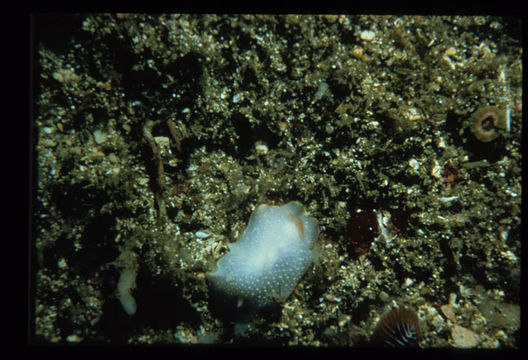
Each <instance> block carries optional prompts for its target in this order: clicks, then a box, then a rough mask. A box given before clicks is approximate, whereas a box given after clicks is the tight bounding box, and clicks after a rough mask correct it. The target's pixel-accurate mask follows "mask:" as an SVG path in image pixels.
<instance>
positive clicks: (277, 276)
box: [208, 202, 319, 312]
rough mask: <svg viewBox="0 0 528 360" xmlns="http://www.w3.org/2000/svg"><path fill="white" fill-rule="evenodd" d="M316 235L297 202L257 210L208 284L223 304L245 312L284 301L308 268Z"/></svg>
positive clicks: (315, 230) (313, 223)
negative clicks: (277, 301) (277, 300)
mask: <svg viewBox="0 0 528 360" xmlns="http://www.w3.org/2000/svg"><path fill="white" fill-rule="evenodd" d="M318 235H319V227H318V225H317V221H316V220H315V219H314V218H312V217H309V216H306V215H305V210H304V207H303V205H302V204H300V203H299V202H290V203H288V204H285V205H283V206H280V207H277V206H268V205H260V206H259V207H258V208H257V209H256V210H255V212H254V213H253V214H252V215H251V217H250V219H249V222H248V225H247V228H246V230H245V231H244V233H243V234H242V236H241V237H240V238H239V239H238V241H237V242H235V243H232V244H230V245H229V252H228V253H227V254H226V255H224V257H222V258H221V259H220V260H219V261H218V263H217V269H216V271H214V272H212V273H210V274H208V280H209V281H210V283H211V285H212V286H213V289H214V290H215V291H216V292H215V294H216V296H219V297H221V298H222V299H223V300H224V302H226V303H230V304H232V305H233V306H236V307H237V308H241V307H242V306H244V309H246V310H249V311H251V312H252V311H254V310H258V309H260V308H263V307H266V306H268V305H271V304H272V303H273V301H274V299H286V298H287V297H288V296H289V295H290V294H291V293H292V292H293V290H294V289H295V287H296V286H297V283H298V282H299V280H300V279H301V277H302V276H303V275H304V273H305V272H306V270H307V269H308V267H309V266H310V264H311V263H312V261H313V252H312V249H311V248H312V244H313V243H314V242H315V241H316V240H317V238H318ZM241 310H242V309H241Z"/></svg>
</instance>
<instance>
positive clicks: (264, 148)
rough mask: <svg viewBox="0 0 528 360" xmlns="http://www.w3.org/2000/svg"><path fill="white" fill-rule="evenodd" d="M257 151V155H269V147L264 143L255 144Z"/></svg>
mask: <svg viewBox="0 0 528 360" xmlns="http://www.w3.org/2000/svg"><path fill="white" fill-rule="evenodd" d="M255 150H257V153H259V154H262V155H264V154H267V153H268V150H269V149H268V145H266V144H264V143H262V142H257V143H255Z"/></svg>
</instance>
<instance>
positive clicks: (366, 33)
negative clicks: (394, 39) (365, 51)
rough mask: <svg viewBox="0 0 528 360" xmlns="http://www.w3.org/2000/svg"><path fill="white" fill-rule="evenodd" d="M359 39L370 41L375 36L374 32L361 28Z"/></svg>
mask: <svg viewBox="0 0 528 360" xmlns="http://www.w3.org/2000/svg"><path fill="white" fill-rule="evenodd" d="M360 37H361V40H365V41H372V40H374V38H375V37H376V33H375V32H374V31H372V30H363V31H362V32H361V35H360Z"/></svg>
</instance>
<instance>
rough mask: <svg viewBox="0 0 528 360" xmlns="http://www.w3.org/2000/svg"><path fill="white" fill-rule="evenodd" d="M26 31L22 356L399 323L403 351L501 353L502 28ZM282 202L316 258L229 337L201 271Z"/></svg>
mask: <svg viewBox="0 0 528 360" xmlns="http://www.w3.org/2000/svg"><path fill="white" fill-rule="evenodd" d="M33 24H34V34H33V36H34V58H33V61H34V65H35V68H34V71H35V72H34V77H33V78H34V91H33V96H34V97H33V109H32V110H33V118H34V122H33V129H32V130H33V131H32V134H31V136H32V140H33V141H32V143H33V145H34V149H33V157H32V161H33V164H32V166H33V169H34V171H33V173H32V174H33V177H32V179H31V180H32V183H33V185H34V186H33V189H34V192H33V205H32V210H33V214H32V220H33V221H32V227H31V234H32V236H31V244H30V247H31V250H32V251H31V254H32V255H33V256H32V258H31V265H32V267H31V269H32V271H33V274H34V277H33V281H32V283H31V289H32V293H31V294H30V295H31V298H30V304H31V308H30V318H31V319H32V321H33V327H32V337H31V341H32V342H35V343H111V344H123V343H132V344H143V343H171V344H180V343H185V344H189V343H192V344H196V343H215V344H233V343H239V344H247V343H251V344H269V345H278V346H284V345H308V346H322V347H328V346H330V347H333V346H368V344H369V341H370V338H371V336H372V332H373V330H374V328H375V326H376V324H377V322H378V320H379V319H380V317H381V316H382V315H383V314H384V313H386V312H387V311H389V310H390V309H393V308H396V307H398V306H404V307H407V308H410V309H412V310H414V311H415V312H416V314H417V315H418V318H419V320H420V327H421V333H422V336H421V338H420V339H419V345H420V346H421V347H423V348H431V347H457V348H465V347H478V348H517V347H519V346H520V344H519V342H520V295H519V287H520V251H521V243H520V223H521V208H520V204H521V195H522V194H521V151H520V142H521V130H522V123H521V118H522V103H521V91H522V90H521V88H522V83H521V79H522V63H521V55H522V46H521V43H520V19H515V18H500V17H486V16H476V17H464V16H454V17H441V16H431V17H429V16H342V15H340V16H333V15H326V16H312V15H310V16H307V15H301V16H296V15H288V16H282V15H274V16H268V15H257V16H254V15H241V16H227V15H222V16H218V15H195V14H188V15H177V14H174V15H140V14H97V15H67V16H64V15H34V17H33ZM485 106H496V107H497V108H498V109H499V111H501V112H502V115H503V116H504V119H506V122H505V123H504V124H503V125H502V126H495V125H494V124H493V123H492V122H491V121H490V119H481V122H480V123H479V126H481V127H482V130H483V131H496V132H497V135H496V136H493V139H492V140H490V141H488V142H484V141H482V137H481V138H477V137H476V136H475V134H474V131H472V130H471V129H472V125H471V123H470V122H471V121H473V120H474V118H472V114H474V113H475V112H476V111H477V110H479V109H481V108H482V107H485ZM293 200H297V201H300V202H301V203H302V204H304V206H305V207H306V208H307V211H308V213H309V214H310V216H313V217H314V218H316V219H317V220H318V222H319V227H320V239H319V241H318V247H317V249H316V250H317V254H318V256H317V261H316V262H315V263H314V265H313V266H312V267H311V268H310V269H309V270H308V271H307V273H306V274H305V275H304V277H303V278H302V279H301V281H300V283H299V284H298V286H297V288H296V290H295V291H294V292H293V294H292V295H291V296H290V297H289V298H288V299H287V300H286V301H281V302H279V303H278V304H277V306H276V308H275V309H274V310H273V311H270V312H269V313H265V314H261V315H259V316H257V317H256V318H254V319H253V321H252V322H251V323H250V324H249V325H248V326H247V328H245V329H244V331H243V333H242V334H240V333H237V329H236V326H233V324H232V323H231V322H230V321H229V319H226V318H225V317H222V316H220V315H221V314H217V313H215V311H213V309H211V307H210V303H211V298H210V294H209V291H208V286H207V282H206V277H205V274H206V273H207V272H209V271H211V270H212V269H214V266H215V263H216V261H217V260H218V259H219V258H221V257H222V256H223V255H224V254H225V253H226V251H227V250H228V244H229V243H231V242H233V241H235V240H236V239H237V238H238V237H239V236H240V234H241V233H242V231H243V230H244V228H245V225H246V224H247V221H248V219H249V216H250V214H251V213H252V211H253V210H254V209H255V208H256V207H257V206H258V205H259V204H262V203H268V204H283V203H286V202H288V201H293ZM358 213H360V214H370V215H369V216H376V217H380V218H381V219H382V221H383V222H384V226H385V229H384V231H383V234H382V233H381V232H379V233H378V232H376V229H372V230H374V233H375V234H374V235H376V237H375V239H374V240H373V241H372V242H370V241H369V240H365V239H366V238H368V234H367V235H365V236H363V235H364V234H360V232H359V231H355V229H354V225H353V224H356V222H358V221H360V219H363V215H362V216H358V215H357V214H358ZM365 216H367V215H365ZM350 219H353V220H350ZM359 227H360V228H361V226H359ZM356 230H357V229H356ZM123 271H126V274H127V275H131V274H132V276H129V277H128V279H129V283H130V284H129V285H130V286H131V287H130V286H128V287H127V288H126V291H125V290H122V289H121V290H120V291H117V287H118V285H117V284H118V280H119V277H120V274H121V273H122V272H123ZM134 273H135V274H136V278H135V284H134V282H133V274H134ZM134 285H135V287H134ZM126 295H129V296H130V295H131V296H132V297H133V300H134V301H135V303H136V304H137V311H136V309H135V308H134V307H133V306H132V305H133V304H131V303H129V304H130V307H129V308H128V309H129V310H128V311H129V313H133V314H132V315H129V314H127V313H126V312H125V311H124V309H123V307H122V306H121V303H120V301H119V299H121V298H124V297H125V296H126ZM127 299H129V298H128V297H127ZM134 311H135V313H134Z"/></svg>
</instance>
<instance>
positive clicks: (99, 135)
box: [93, 130, 106, 144]
mask: <svg viewBox="0 0 528 360" xmlns="http://www.w3.org/2000/svg"><path fill="white" fill-rule="evenodd" d="M93 136H94V139H95V142H96V143H97V144H102V143H104V142H105V141H106V134H105V133H104V132H102V131H101V130H95V131H94V132H93Z"/></svg>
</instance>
